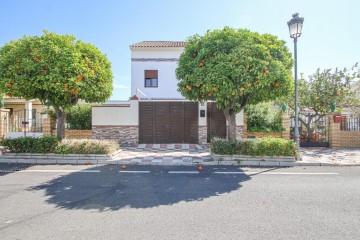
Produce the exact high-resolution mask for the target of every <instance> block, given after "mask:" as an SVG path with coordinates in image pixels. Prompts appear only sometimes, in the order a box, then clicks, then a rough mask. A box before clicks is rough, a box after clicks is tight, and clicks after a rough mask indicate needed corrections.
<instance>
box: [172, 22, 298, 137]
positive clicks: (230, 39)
mask: <svg viewBox="0 0 360 240" xmlns="http://www.w3.org/2000/svg"><path fill="white" fill-rule="evenodd" d="M292 66H293V61H292V56H291V53H290V52H289V50H288V48H287V47H286V46H285V42H284V41H282V40H279V39H278V38H277V37H276V36H273V35H270V34H259V33H256V32H251V31H249V30H245V29H232V28H229V27H225V28H224V29H222V30H214V31H208V32H207V33H206V34H205V35H204V36H200V35H194V36H192V37H190V38H188V40H187V41H186V46H185V50H184V52H183V53H182V54H181V56H180V59H179V64H178V68H177V69H176V77H177V79H178V80H179V82H178V90H179V91H180V92H181V93H182V95H183V96H185V97H186V98H187V99H190V100H195V101H209V100H211V101H216V104H217V107H218V108H219V109H222V110H223V111H224V115H225V118H226V120H227V122H228V125H229V127H228V139H229V140H233V139H235V138H236V122H235V116H236V114H237V113H239V112H240V111H241V110H243V109H244V107H245V106H246V105H247V104H249V103H250V104H255V103H259V102H264V101H269V100H274V99H276V98H278V97H282V96H286V95H287V94H288V93H289V92H290V91H292V90H293V83H292V76H291V69H292Z"/></svg>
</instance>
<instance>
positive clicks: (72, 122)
mask: <svg viewBox="0 0 360 240" xmlns="http://www.w3.org/2000/svg"><path fill="white" fill-rule="evenodd" d="M91 108H92V105H91V104H77V105H75V106H73V107H71V108H70V109H68V110H66V124H67V129H74V130H90V129H91Z"/></svg>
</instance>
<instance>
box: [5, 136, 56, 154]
mask: <svg viewBox="0 0 360 240" xmlns="http://www.w3.org/2000/svg"><path fill="white" fill-rule="evenodd" d="M58 144H59V140H58V138H57V137H55V136H45V137H39V138H34V137H19V138H12V139H10V138H7V139H3V140H2V141H1V145H3V146H4V147H6V148H7V149H8V150H9V151H10V152H13V153H52V152H54V151H55V149H56V148H57V146H58Z"/></svg>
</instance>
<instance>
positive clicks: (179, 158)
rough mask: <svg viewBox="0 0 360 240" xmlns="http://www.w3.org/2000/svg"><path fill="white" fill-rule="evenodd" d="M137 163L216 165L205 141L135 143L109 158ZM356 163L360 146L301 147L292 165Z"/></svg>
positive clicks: (342, 164)
mask: <svg viewBox="0 0 360 240" xmlns="http://www.w3.org/2000/svg"><path fill="white" fill-rule="evenodd" d="M108 162H112V163H118V164H139V165H195V164H203V165H216V164H218V162H217V161H213V160H212V158H211V155H210V149H209V146H208V145H196V144H139V145H138V146H134V147H123V148H122V152H120V153H119V154H118V155H116V156H115V157H114V159H113V160H112V161H108ZM329 165H334V166H339V165H340V166H353V165H356V166H357V165H358V166H360V149H338V150H336V149H329V148H303V149H302V161H297V162H295V163H294V166H329Z"/></svg>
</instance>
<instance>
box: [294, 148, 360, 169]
mask: <svg viewBox="0 0 360 240" xmlns="http://www.w3.org/2000/svg"><path fill="white" fill-rule="evenodd" d="M301 151H302V161H301V162H297V163H300V164H301V163H302V164H313V165H324V166H325V165H340V166H346V165H359V166H360V149H331V148H302V149H301Z"/></svg>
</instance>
